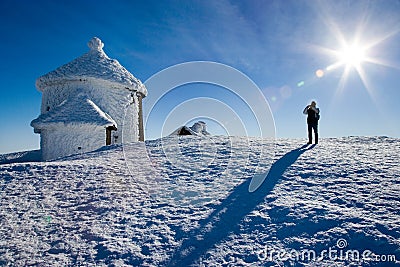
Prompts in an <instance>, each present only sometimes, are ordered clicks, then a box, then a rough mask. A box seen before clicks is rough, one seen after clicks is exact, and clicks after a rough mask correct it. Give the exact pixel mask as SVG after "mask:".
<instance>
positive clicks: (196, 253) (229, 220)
mask: <svg viewBox="0 0 400 267" xmlns="http://www.w3.org/2000/svg"><path fill="white" fill-rule="evenodd" d="M314 146H315V145H312V146H310V147H307V145H303V146H301V147H299V148H297V149H294V150H292V151H290V152H288V153H286V154H285V155H284V156H283V157H282V158H280V159H279V160H277V161H276V162H275V163H274V164H273V165H272V166H271V169H270V170H269V172H268V174H267V173H266V174H265V175H266V176H267V177H266V179H265V180H264V182H263V184H262V185H261V186H260V187H259V188H258V189H257V190H256V191H254V192H252V193H250V192H249V185H250V181H251V179H247V180H246V181H245V182H244V183H242V184H240V185H238V186H237V187H236V188H235V189H234V190H233V192H232V193H231V194H230V195H229V196H228V197H227V198H226V199H225V200H224V201H223V202H222V203H221V204H220V205H219V206H218V207H216V209H215V210H214V211H213V213H212V214H210V216H209V217H208V218H206V219H205V220H203V221H201V222H200V227H199V228H197V229H195V230H194V231H192V232H190V233H189V234H188V235H187V236H188V238H187V239H185V240H184V241H183V243H182V245H181V246H180V247H179V248H178V249H177V251H176V252H175V253H174V255H172V258H171V260H170V261H169V263H168V264H167V266H190V265H192V264H194V263H195V262H196V261H197V260H198V259H199V258H200V257H201V256H202V255H204V254H205V253H206V252H207V251H208V250H209V249H210V248H212V247H213V246H214V244H218V243H219V242H220V241H222V240H223V239H224V238H226V237H227V236H228V235H229V233H231V232H238V231H239V225H240V221H241V220H242V219H243V218H244V217H245V216H246V215H247V214H249V213H250V212H251V211H253V210H254V209H255V208H256V207H257V206H258V205H259V204H261V203H262V202H264V198H265V196H266V195H268V194H269V193H270V192H271V191H272V189H273V188H274V187H275V185H276V184H277V183H278V182H279V180H280V179H281V178H282V175H283V173H284V172H285V171H286V169H288V168H289V167H290V166H291V165H292V164H293V163H294V162H296V160H297V159H298V158H299V157H300V156H301V154H303V153H304V152H306V151H307V150H309V149H312V148H313V147H314ZM210 225H211V227H210ZM210 228H211V230H210Z"/></svg>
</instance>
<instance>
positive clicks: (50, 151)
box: [31, 93, 118, 160]
mask: <svg viewBox="0 0 400 267" xmlns="http://www.w3.org/2000/svg"><path fill="white" fill-rule="evenodd" d="M31 126H32V127H34V129H35V132H39V133H40V147H41V150H42V158H43V160H51V159H56V158H59V157H64V156H68V155H73V154H78V153H85V152H89V151H93V150H96V149H98V148H100V147H102V146H104V145H105V144H106V128H107V127H109V126H114V127H118V124H117V123H116V122H115V121H114V120H113V119H112V118H111V117H110V115H108V114H107V113H105V112H103V111H102V110H101V109H100V108H99V107H98V106H97V105H96V104H95V103H93V101H92V100H90V99H88V98H87V96H86V95H84V94H83V93H80V94H78V95H76V96H73V97H71V98H68V99H67V100H65V101H64V102H62V103H61V104H60V105H59V106H57V107H55V108H54V109H53V110H51V111H49V112H46V113H43V114H41V115H40V116H39V117H38V118H37V119H35V120H33V121H32V122H31Z"/></svg>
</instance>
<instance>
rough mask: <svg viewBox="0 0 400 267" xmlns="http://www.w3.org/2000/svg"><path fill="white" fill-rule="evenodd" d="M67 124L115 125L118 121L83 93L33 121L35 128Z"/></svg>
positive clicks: (32, 124)
mask: <svg viewBox="0 0 400 267" xmlns="http://www.w3.org/2000/svg"><path fill="white" fill-rule="evenodd" d="M67 125H76V126H81V125H92V126H100V127H104V128H106V127H108V126H115V127H117V123H116V122H115V121H114V120H113V119H112V118H111V116H110V115H108V114H107V113H105V112H103V111H102V110H101V109H100V108H99V107H98V106H97V105H96V104H95V103H94V102H93V101H92V100H90V99H89V98H88V97H86V96H85V95H84V94H83V93H81V94H78V95H76V96H75V97H72V98H69V99H67V100H65V101H64V102H62V103H61V104H60V105H58V106H57V107H55V108H54V109H53V110H50V111H48V112H46V113H43V114H41V115H40V116H39V117H38V118H36V119H34V120H33V121H32V122H31V126H32V127H34V128H35V130H40V129H48V128H57V127H59V126H67Z"/></svg>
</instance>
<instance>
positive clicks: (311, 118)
mask: <svg viewBox="0 0 400 267" xmlns="http://www.w3.org/2000/svg"><path fill="white" fill-rule="evenodd" d="M303 113H304V114H307V124H311V125H316V124H318V116H319V115H317V114H319V108H314V107H312V106H307V107H306V108H305V109H304V111H303Z"/></svg>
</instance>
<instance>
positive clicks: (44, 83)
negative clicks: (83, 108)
mask: <svg viewBox="0 0 400 267" xmlns="http://www.w3.org/2000/svg"><path fill="white" fill-rule="evenodd" d="M88 46H89V48H90V51H89V52H87V53H86V54H83V55H82V56H80V57H78V58H76V59H74V60H73V61H71V62H69V63H67V64H65V65H63V66H61V67H59V68H57V69H56V70H54V71H51V72H49V73H47V74H45V75H43V76H41V77H39V78H38V79H37V80H36V87H37V88H38V89H39V90H41V91H44V90H45V89H46V87H48V86H53V85H54V84H57V83H65V82H66V81H76V80H82V79H85V78H89V79H90V78H91V79H100V80H105V81H109V82H111V83H114V84H115V86H118V87H120V88H122V89H129V90H134V91H138V92H140V93H142V94H143V95H147V90H146V87H145V86H144V85H143V84H142V82H141V81H140V80H138V79H137V78H135V77H134V76H133V75H132V74H131V73H130V72H129V71H128V70H126V69H125V68H124V67H123V66H122V65H121V64H120V63H119V62H118V61H117V60H115V59H110V58H109V57H108V56H107V55H106V54H105V53H104V51H103V47H104V44H103V43H102V41H101V40H100V39H99V38H97V37H94V38H92V39H91V40H90V41H89V43H88Z"/></svg>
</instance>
